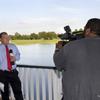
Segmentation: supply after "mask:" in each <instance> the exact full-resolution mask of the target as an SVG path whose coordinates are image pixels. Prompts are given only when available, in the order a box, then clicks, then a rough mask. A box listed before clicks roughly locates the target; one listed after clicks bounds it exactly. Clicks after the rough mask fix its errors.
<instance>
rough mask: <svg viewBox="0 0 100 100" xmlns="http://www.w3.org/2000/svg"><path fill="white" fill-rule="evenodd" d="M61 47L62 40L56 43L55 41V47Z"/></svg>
mask: <svg viewBox="0 0 100 100" xmlns="http://www.w3.org/2000/svg"><path fill="white" fill-rule="evenodd" d="M62 47H63V41H58V43H56V48H58V49H61V48H62Z"/></svg>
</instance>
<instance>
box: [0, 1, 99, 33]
mask: <svg viewBox="0 0 100 100" xmlns="http://www.w3.org/2000/svg"><path fill="white" fill-rule="evenodd" d="M90 18H100V0H0V32H4V31H5V32H8V33H9V34H15V33H16V32H18V33H20V34H30V33H38V32H42V31H46V32H50V31H53V32H56V33H63V32H64V29H63V28H64V26H66V25H69V26H70V28H71V29H72V31H73V30H75V29H80V28H84V26H85V24H86V22H87V21H88V20H89V19H90Z"/></svg>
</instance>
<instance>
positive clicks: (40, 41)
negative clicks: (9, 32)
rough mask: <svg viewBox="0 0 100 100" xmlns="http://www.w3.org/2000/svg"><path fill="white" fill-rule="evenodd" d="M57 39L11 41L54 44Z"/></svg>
mask: <svg viewBox="0 0 100 100" xmlns="http://www.w3.org/2000/svg"><path fill="white" fill-rule="evenodd" d="M57 42H58V40H57V39H54V40H12V43H14V44H17V45H29V44H55V43H57Z"/></svg>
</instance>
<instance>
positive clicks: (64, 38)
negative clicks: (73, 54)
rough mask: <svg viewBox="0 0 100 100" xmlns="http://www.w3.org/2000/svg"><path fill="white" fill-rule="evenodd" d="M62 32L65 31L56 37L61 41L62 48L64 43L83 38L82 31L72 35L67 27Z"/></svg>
mask: <svg viewBox="0 0 100 100" xmlns="http://www.w3.org/2000/svg"><path fill="white" fill-rule="evenodd" d="M64 30H65V33H64V34H62V35H59V36H58V37H59V38H60V39H61V40H62V46H64V45H65V44H66V43H68V42H70V41H73V40H78V39H81V38H84V34H83V32H82V31H81V32H80V33H78V34H76V33H72V32H71V29H70V27H69V26H68V25H67V26H65V27H64Z"/></svg>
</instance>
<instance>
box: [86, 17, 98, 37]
mask: <svg viewBox="0 0 100 100" xmlns="http://www.w3.org/2000/svg"><path fill="white" fill-rule="evenodd" d="M88 28H90V31H91V32H94V33H95V34H97V35H99V36H100V19H99V18H92V19H90V20H88V22H87V24H86V26H85V30H86V29H88Z"/></svg>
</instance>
